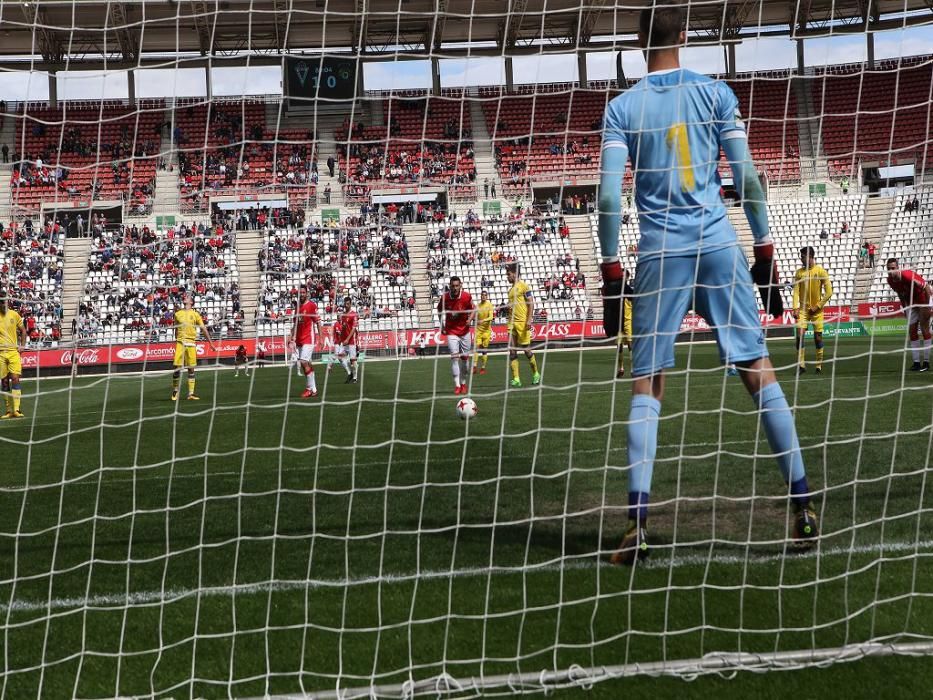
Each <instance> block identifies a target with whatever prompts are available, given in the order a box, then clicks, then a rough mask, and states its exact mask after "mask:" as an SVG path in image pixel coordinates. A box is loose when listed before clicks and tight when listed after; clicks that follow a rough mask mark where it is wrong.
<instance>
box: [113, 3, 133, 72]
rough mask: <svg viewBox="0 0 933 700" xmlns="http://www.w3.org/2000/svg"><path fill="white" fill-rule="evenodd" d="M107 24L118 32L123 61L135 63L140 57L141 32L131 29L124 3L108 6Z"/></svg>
mask: <svg viewBox="0 0 933 700" xmlns="http://www.w3.org/2000/svg"><path fill="white" fill-rule="evenodd" d="M107 24H108V25H109V27H110V29H112V30H113V31H114V32H116V35H117V41H119V42H120V51H121V53H122V54H123V60H124V61H126V62H127V63H134V62H135V61H136V59H137V58H138V57H139V30H138V29H135V28H133V29H131V28H130V27H129V22H128V21H127V19H126V6H125V5H124V3H122V2H112V3H110V4H109V5H108V6H107Z"/></svg>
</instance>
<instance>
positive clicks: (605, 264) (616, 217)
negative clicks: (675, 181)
mask: <svg viewBox="0 0 933 700" xmlns="http://www.w3.org/2000/svg"><path fill="white" fill-rule="evenodd" d="M627 160H628V149H627V148H625V147H624V146H622V145H621V144H618V143H613V144H612V145H610V146H608V147H605V146H604V147H603V152H602V171H601V172H600V175H599V248H600V252H601V253H602V264H601V265H600V266H599V269H600V272H601V273H602V276H603V328H604V330H605V332H606V337H607V338H615V337H616V336H617V335H618V334H619V327H620V325H621V315H622V285H623V282H622V265H621V264H620V263H619V223H620V221H621V218H622V211H621V209H622V178H623V176H624V175H625V163H626V161H627Z"/></svg>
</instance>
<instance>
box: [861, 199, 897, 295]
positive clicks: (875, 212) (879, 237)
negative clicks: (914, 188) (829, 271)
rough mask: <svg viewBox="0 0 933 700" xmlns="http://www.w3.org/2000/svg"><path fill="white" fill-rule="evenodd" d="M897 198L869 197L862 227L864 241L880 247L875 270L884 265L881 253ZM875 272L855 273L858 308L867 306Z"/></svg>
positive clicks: (863, 269) (866, 270)
mask: <svg viewBox="0 0 933 700" xmlns="http://www.w3.org/2000/svg"><path fill="white" fill-rule="evenodd" d="M896 201H897V200H896V198H895V197H869V198H868V202H867V203H866V205H865V225H864V226H863V227H862V239H863V240H866V241H868V242H870V243H874V244H875V245H876V246H877V247H878V252H877V254H876V256H875V268H877V267H878V266H879V265H884V261H883V260H879V258H880V257H881V251H882V250H883V249H884V239H885V236H886V235H887V233H888V228H889V227H890V225H891V214H893V213H894V203H895V202H896ZM874 276H875V270H873V269H870V268H867V267H866V268H862V269H859V270H857V271H856V273H855V294H854V295H853V297H852V305H853V306H854V307H856V308H857V307H858V305H859V304H867V303H868V301H869V293H870V292H871V284H872V281H873V280H874Z"/></svg>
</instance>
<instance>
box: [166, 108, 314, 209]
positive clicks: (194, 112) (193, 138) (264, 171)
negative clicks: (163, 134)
mask: <svg viewBox="0 0 933 700" xmlns="http://www.w3.org/2000/svg"><path fill="white" fill-rule="evenodd" d="M174 119H175V127H174V130H173V132H172V140H173V143H174V144H175V147H176V148H177V149H178V164H179V171H180V176H181V181H182V185H181V196H182V211H183V212H186V213H190V212H196V211H202V210H204V204H203V202H204V197H205V195H208V194H209V195H213V196H226V195H263V196H269V195H272V194H279V195H282V194H284V193H287V195H288V201H289V204H290V206H291V207H292V208H295V209H299V208H300V209H302V210H304V209H305V208H307V207H309V206H311V205H313V202H314V198H315V187H316V185H317V181H318V169H317V158H316V155H317V154H316V147H317V143H316V141H315V138H314V134H312V133H309V132H307V131H301V130H289V129H281V130H276V131H269V130H268V129H267V128H266V105H265V103H264V102H259V101H252V100H239V101H236V102H212V103H209V104H204V103H203V102H202V103H191V104H184V103H182V104H181V105H179V106H178V107H176V109H175V116H174Z"/></svg>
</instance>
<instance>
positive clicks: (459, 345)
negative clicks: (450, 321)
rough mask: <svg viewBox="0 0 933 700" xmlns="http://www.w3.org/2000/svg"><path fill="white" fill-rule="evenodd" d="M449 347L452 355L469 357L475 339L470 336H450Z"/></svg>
mask: <svg viewBox="0 0 933 700" xmlns="http://www.w3.org/2000/svg"><path fill="white" fill-rule="evenodd" d="M447 347H448V349H449V350H450V354H451V355H469V354H470V350H471V349H472V347H473V339H472V338H470V334H469V333H467V334H466V335H448V336H447Z"/></svg>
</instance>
